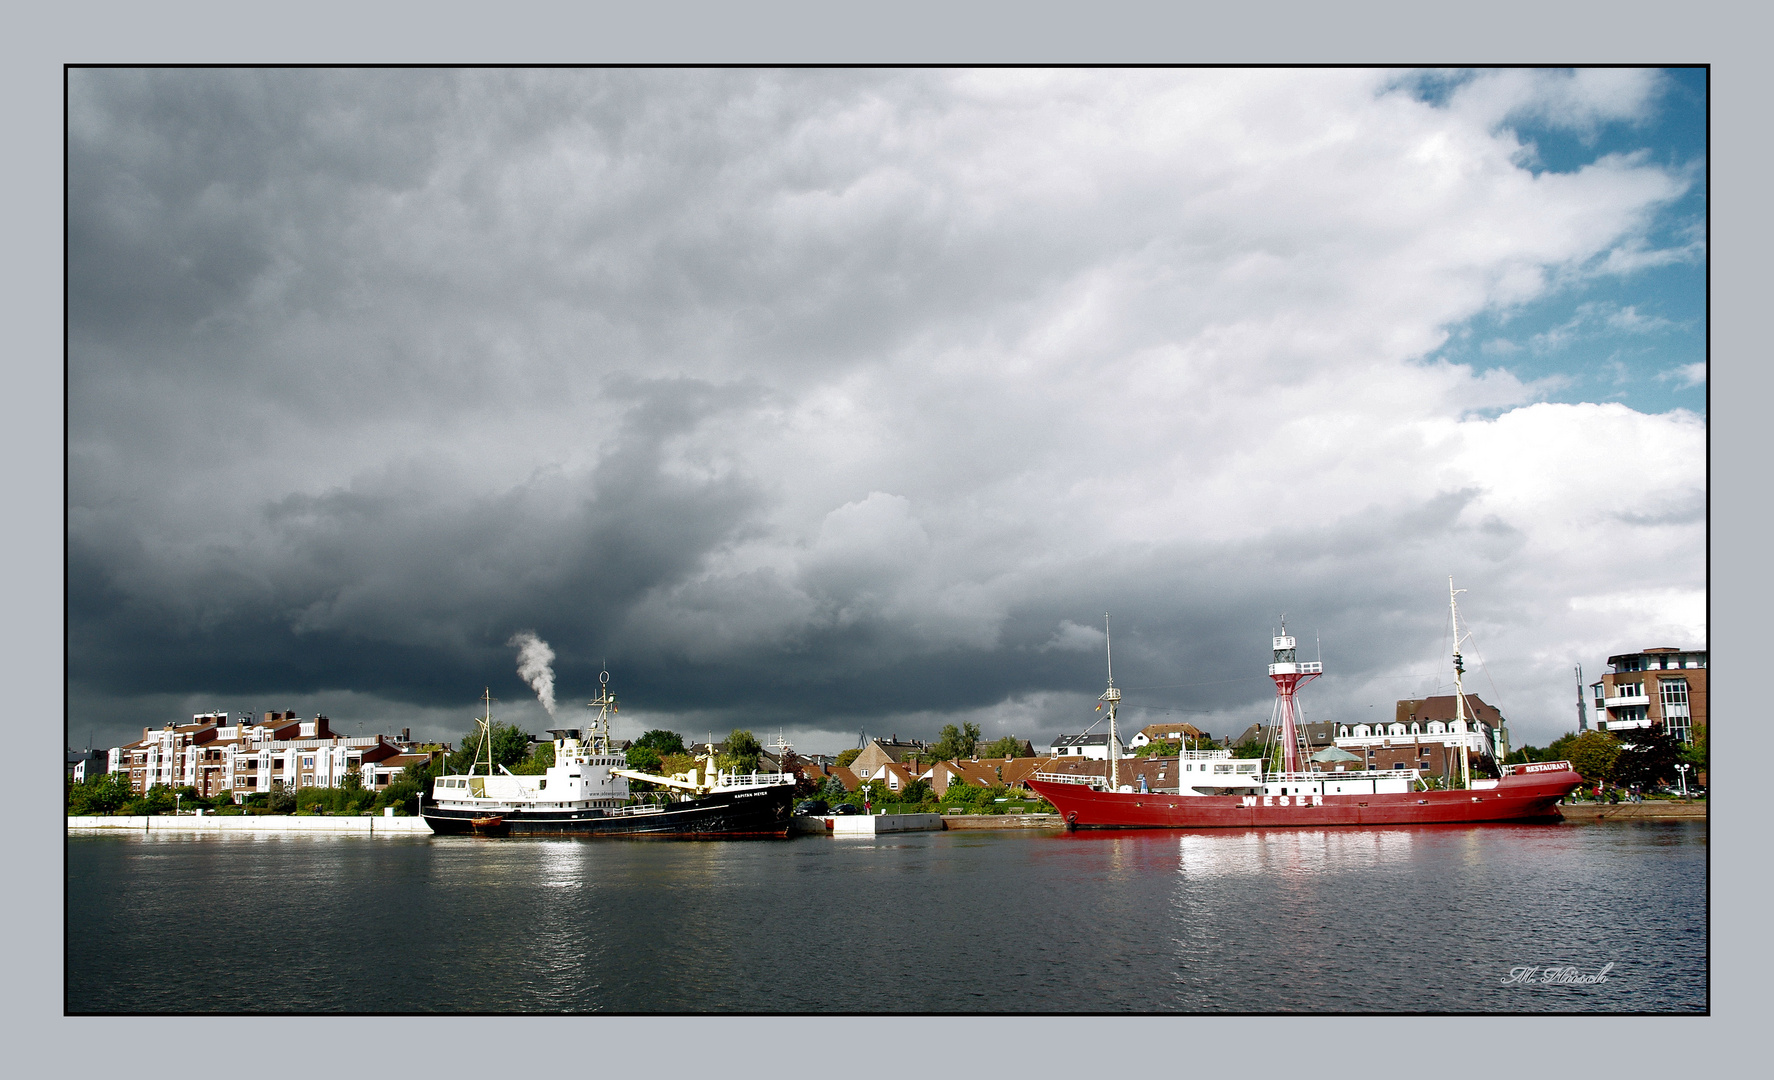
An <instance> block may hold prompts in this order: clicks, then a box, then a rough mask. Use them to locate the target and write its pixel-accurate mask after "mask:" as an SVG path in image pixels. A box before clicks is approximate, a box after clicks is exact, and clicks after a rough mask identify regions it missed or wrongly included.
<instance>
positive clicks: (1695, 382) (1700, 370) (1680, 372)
mask: <svg viewBox="0 0 1774 1080" xmlns="http://www.w3.org/2000/svg"><path fill="white" fill-rule="evenodd" d="M1657 378H1658V379H1659V380H1661V381H1663V382H1669V381H1671V380H1674V381H1676V382H1678V383H1680V384H1681V385H1682V386H1704V385H1706V363H1705V362H1704V361H1697V362H1695V363H1692V364H1683V365H1682V366H1681V367H1678V368H1671V369H1670V370H1668V371H1660V372H1658V373H1657Z"/></svg>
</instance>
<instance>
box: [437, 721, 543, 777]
mask: <svg viewBox="0 0 1774 1080" xmlns="http://www.w3.org/2000/svg"><path fill="white" fill-rule="evenodd" d="M529 756H530V733H529V732H527V731H525V730H523V729H522V728H520V727H517V726H516V725H514V724H506V723H497V722H496V723H494V724H493V771H494V772H495V773H496V772H498V771H499V766H501V765H503V766H505V767H506V768H508V769H509V768H511V767H512V766H513V765H520V764H522V763H523V762H524V761H525V760H526V759H527V758H529ZM477 759H478V760H479V761H480V767H481V768H483V769H484V768H486V767H487V752H486V749H485V733H484V732H483V731H482V730H481V728H480V727H479V726H478V725H477V726H476V727H475V729H474V730H473V731H470V732H469V733H468V734H467V735H465V736H463V737H462V749H460V750H458V751H456V752H455V753H454V754H452V755H450V769H451V770H452V771H454V772H464V773H465V772H467V771H468V770H469V769H470V768H472V767H473V765H474V762H475V761H476V760H477Z"/></svg>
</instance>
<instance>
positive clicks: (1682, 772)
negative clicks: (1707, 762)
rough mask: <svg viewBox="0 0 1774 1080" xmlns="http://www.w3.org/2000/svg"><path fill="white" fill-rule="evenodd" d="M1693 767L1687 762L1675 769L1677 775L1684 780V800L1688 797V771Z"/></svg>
mask: <svg viewBox="0 0 1774 1080" xmlns="http://www.w3.org/2000/svg"><path fill="white" fill-rule="evenodd" d="M1693 767H1694V766H1692V765H1689V764H1687V763H1686V762H1684V763H1682V764H1680V765H1677V766H1676V767H1675V771H1676V775H1678V776H1680V777H1681V778H1682V798H1684V799H1685V798H1687V797H1688V770H1689V769H1692V768H1693Z"/></svg>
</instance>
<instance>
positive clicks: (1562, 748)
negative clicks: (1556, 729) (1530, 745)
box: [1541, 731, 1577, 761]
mask: <svg viewBox="0 0 1774 1080" xmlns="http://www.w3.org/2000/svg"><path fill="white" fill-rule="evenodd" d="M1576 741H1577V733H1576V732H1575V731H1567V732H1565V733H1564V734H1563V735H1560V736H1559V737H1558V738H1556V739H1554V740H1552V742H1551V743H1550V744H1549V745H1548V746H1547V747H1546V756H1545V757H1544V758H1542V759H1541V760H1543V761H1569V760H1570V757H1571V744H1572V743H1574V742H1576Z"/></svg>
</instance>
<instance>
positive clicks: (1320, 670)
mask: <svg viewBox="0 0 1774 1080" xmlns="http://www.w3.org/2000/svg"><path fill="white" fill-rule="evenodd" d="M1271 646H1272V648H1273V649H1274V655H1273V656H1272V657H1271V661H1270V664H1269V678H1271V679H1273V680H1274V681H1275V715H1274V718H1273V720H1272V722H1271V723H1270V725H1269V730H1270V731H1271V732H1273V731H1274V730H1275V728H1276V726H1277V725H1279V726H1280V728H1281V771H1282V772H1283V773H1297V772H1305V771H1306V770H1305V769H1304V767H1303V763H1302V762H1301V761H1300V730H1299V726H1298V724H1297V722H1296V721H1295V708H1294V694H1295V693H1297V692H1298V691H1299V689H1300V687H1301V686H1303V685H1305V684H1306V683H1309V682H1311V681H1312V680H1313V679H1316V678H1318V676H1320V675H1322V674H1324V664H1323V663H1322V662H1318V661H1313V662H1309V663H1301V662H1300V661H1299V658H1298V655H1297V653H1296V652H1295V649H1294V639H1293V638H1291V637H1289V636H1288V633H1287V616H1285V615H1283V616H1282V617H1281V634H1280V636H1279V637H1276V638H1274V639H1273V640H1272V642H1271Z"/></svg>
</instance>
